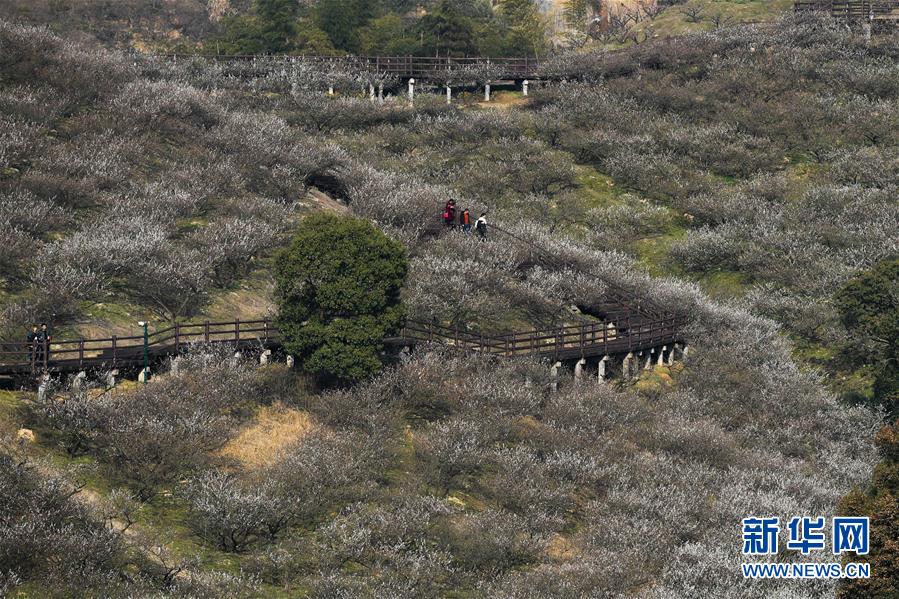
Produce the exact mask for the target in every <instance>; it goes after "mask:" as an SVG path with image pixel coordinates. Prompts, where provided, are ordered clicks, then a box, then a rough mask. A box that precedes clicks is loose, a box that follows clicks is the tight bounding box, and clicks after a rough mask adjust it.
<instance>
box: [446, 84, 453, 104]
mask: <svg viewBox="0 0 899 599" xmlns="http://www.w3.org/2000/svg"><path fill="white" fill-rule="evenodd" d="M446 103H447V104H452V103H453V88H451V87H450V86H448V85H447V86H446Z"/></svg>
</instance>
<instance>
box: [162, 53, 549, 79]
mask: <svg viewBox="0 0 899 599" xmlns="http://www.w3.org/2000/svg"><path fill="white" fill-rule="evenodd" d="M156 56H158V57H161V58H168V59H171V60H174V61H178V60H190V59H194V58H203V59H206V60H213V61H216V62H219V63H222V64H223V65H224V68H225V71H226V72H227V71H228V68H227V67H228V65H229V64H230V65H233V71H234V74H235V75H238V76H241V75H245V74H246V71H247V70H248V69H249V70H250V71H263V72H281V71H283V72H285V73H289V72H290V69H291V67H297V66H300V65H313V66H318V67H320V68H322V69H334V70H348V71H360V72H370V73H372V74H377V75H379V76H382V77H389V78H394V79H397V80H400V81H405V80H408V79H415V80H417V81H422V82H426V81H430V82H437V83H444V82H446V81H453V82H455V83H460V84H464V83H469V82H479V81H482V80H483V79H489V80H492V81H504V80H509V81H522V80H525V79H537V78H539V74H540V72H539V68H540V61H539V60H537V59H536V58H529V57H523V58H481V57H478V58H452V57H448V56H438V57H435V56H308V55H307V56H288V55H280V54H279V55H253V54H250V55H208V56H206V55H193V54H159V55H156Z"/></svg>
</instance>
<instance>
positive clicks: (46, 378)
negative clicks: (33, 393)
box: [37, 373, 50, 403]
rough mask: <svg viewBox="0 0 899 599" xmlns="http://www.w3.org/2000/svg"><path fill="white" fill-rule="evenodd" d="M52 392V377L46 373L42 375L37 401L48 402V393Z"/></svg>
mask: <svg viewBox="0 0 899 599" xmlns="http://www.w3.org/2000/svg"><path fill="white" fill-rule="evenodd" d="M49 391H50V375H49V374H47V373H44V374H43V375H41V378H40V383H39V384H38V387H37V399H38V401H40V402H41V403H43V402H45V401H47V393H48V392H49Z"/></svg>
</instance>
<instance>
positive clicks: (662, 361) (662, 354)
mask: <svg viewBox="0 0 899 599" xmlns="http://www.w3.org/2000/svg"><path fill="white" fill-rule="evenodd" d="M666 351H668V346H667V345H663V346H662V349H660V350H659V359H658V361H657V362H656V365H658V366H664V365H665V352H666Z"/></svg>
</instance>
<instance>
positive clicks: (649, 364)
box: [643, 348, 655, 370]
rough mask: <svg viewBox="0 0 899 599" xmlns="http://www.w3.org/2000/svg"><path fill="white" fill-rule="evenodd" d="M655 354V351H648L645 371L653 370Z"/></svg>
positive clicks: (644, 366)
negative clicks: (653, 355) (653, 356)
mask: <svg viewBox="0 0 899 599" xmlns="http://www.w3.org/2000/svg"><path fill="white" fill-rule="evenodd" d="M653 352H655V349H654V348H653V349H648V350H646V364H644V365H643V370H652V354H653Z"/></svg>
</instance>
